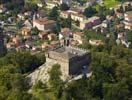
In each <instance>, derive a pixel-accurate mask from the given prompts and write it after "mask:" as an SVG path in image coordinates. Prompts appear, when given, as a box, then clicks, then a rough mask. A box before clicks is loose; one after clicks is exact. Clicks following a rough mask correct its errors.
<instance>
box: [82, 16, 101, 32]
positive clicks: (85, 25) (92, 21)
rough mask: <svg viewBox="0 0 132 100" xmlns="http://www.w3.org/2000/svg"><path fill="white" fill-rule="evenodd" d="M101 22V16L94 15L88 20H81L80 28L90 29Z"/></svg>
mask: <svg viewBox="0 0 132 100" xmlns="http://www.w3.org/2000/svg"><path fill="white" fill-rule="evenodd" d="M99 24H101V20H100V18H99V17H97V16H94V17H91V18H89V19H88V20H85V21H83V22H80V29H89V28H92V27H93V26H96V25H99Z"/></svg>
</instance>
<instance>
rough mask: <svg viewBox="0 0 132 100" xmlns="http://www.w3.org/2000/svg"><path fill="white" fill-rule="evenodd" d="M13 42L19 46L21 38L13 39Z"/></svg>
mask: <svg viewBox="0 0 132 100" xmlns="http://www.w3.org/2000/svg"><path fill="white" fill-rule="evenodd" d="M12 42H13V43H14V45H15V46H19V45H20V43H21V38H20V37H17V36H16V37H13V38H12Z"/></svg>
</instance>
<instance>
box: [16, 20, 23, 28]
mask: <svg viewBox="0 0 132 100" xmlns="http://www.w3.org/2000/svg"><path fill="white" fill-rule="evenodd" d="M22 26H23V21H22V20H20V21H18V22H17V23H16V28H17V29H21V28H22Z"/></svg>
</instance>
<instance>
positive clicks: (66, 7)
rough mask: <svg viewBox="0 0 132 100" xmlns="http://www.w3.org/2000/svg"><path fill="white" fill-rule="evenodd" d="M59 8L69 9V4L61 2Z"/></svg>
mask: <svg viewBox="0 0 132 100" xmlns="http://www.w3.org/2000/svg"><path fill="white" fill-rule="evenodd" d="M60 10H61V11H66V10H69V6H68V5H67V4H66V3H62V4H61V5H60Z"/></svg>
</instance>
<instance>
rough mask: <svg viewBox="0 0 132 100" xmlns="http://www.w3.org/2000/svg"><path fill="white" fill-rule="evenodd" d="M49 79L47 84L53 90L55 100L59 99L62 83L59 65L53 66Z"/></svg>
mask: <svg viewBox="0 0 132 100" xmlns="http://www.w3.org/2000/svg"><path fill="white" fill-rule="evenodd" d="M49 75H50V79H49V83H50V85H51V87H52V89H53V92H54V94H55V96H56V97H57V98H60V97H61V95H62V91H63V81H62V80H61V78H60V76H61V70H60V65H58V64H55V65H53V66H52V69H51V70H50V72H49Z"/></svg>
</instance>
